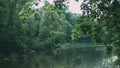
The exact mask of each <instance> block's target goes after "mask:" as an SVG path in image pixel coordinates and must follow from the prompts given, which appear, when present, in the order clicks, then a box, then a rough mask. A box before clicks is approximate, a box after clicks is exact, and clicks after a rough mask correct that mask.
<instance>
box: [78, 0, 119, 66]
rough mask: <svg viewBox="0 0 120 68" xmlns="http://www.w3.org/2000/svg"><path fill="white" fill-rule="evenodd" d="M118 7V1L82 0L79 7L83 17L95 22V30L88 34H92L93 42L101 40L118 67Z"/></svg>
mask: <svg viewBox="0 0 120 68" xmlns="http://www.w3.org/2000/svg"><path fill="white" fill-rule="evenodd" d="M119 7H120V1H119V0H84V1H83V3H82V5H81V9H82V10H83V16H87V17H88V18H92V19H93V20H94V21H93V22H95V26H94V27H96V28H95V29H92V30H91V32H90V33H89V34H93V33H94V34H95V35H93V38H94V40H95V41H96V42H97V40H101V42H103V43H104V44H105V45H106V47H107V53H108V54H109V55H111V56H113V55H115V56H117V57H118V60H116V64H118V65H120V63H119V62H120V53H119V51H120V30H119V29H120V19H119V18H120V14H119V12H120V9H119ZM89 23H92V22H89ZM86 25H87V24H86ZM94 27H91V28H94ZM81 31H82V30H81ZM78 36H79V35H78Z"/></svg>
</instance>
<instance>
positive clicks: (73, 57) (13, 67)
mask: <svg viewBox="0 0 120 68" xmlns="http://www.w3.org/2000/svg"><path fill="white" fill-rule="evenodd" d="M103 55H104V50H103V48H101V49H97V48H94V47H88V48H74V49H59V50H57V51H54V52H53V53H31V54H28V55H25V57H24V58H22V59H14V60H1V61H0V68H102V67H101V64H102V61H103Z"/></svg>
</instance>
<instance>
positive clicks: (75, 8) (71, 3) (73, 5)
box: [35, 0, 83, 14]
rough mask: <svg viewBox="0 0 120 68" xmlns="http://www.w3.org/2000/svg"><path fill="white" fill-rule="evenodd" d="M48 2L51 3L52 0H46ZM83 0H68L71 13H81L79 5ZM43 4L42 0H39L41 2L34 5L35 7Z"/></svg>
mask: <svg viewBox="0 0 120 68" xmlns="http://www.w3.org/2000/svg"><path fill="white" fill-rule="evenodd" d="M47 1H48V2H49V3H50V4H53V1H54V0H47ZM82 1H83V0H79V1H78V2H76V1H75V0H69V4H68V6H69V11H70V12H72V13H76V14H82V11H81V10H80V5H81V4H82ZM42 6H44V2H43V0H41V2H39V4H38V6H35V8H40V7H42Z"/></svg>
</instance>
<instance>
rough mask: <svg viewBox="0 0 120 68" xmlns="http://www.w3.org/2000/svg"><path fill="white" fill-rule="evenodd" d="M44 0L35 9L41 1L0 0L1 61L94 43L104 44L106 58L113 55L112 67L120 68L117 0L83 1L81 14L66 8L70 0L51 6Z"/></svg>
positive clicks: (59, 1) (119, 22) (89, 45)
mask: <svg viewBox="0 0 120 68" xmlns="http://www.w3.org/2000/svg"><path fill="white" fill-rule="evenodd" d="M43 1H44V6H43V7H40V8H35V7H34V6H38V5H39V2H41V0H6V1H5V0H0V60H3V59H4V60H6V59H7V60H8V59H12V58H15V59H18V58H20V57H22V58H23V57H24V55H26V54H28V53H41V54H43V53H45V54H53V53H56V52H57V50H60V52H59V53H60V54H61V52H63V51H62V49H66V50H67V49H68V51H69V52H71V53H72V51H74V50H72V49H71V50H69V49H70V48H87V47H92V46H91V44H94V45H98V46H99V48H101V45H103V46H104V47H105V57H107V58H110V57H113V56H116V57H117V60H115V61H114V62H113V66H114V65H117V66H118V67H116V68H119V65H120V52H119V51H120V30H119V29H120V19H119V17H120V14H119V12H120V9H119V7H120V1H119V0H83V1H82V4H81V5H80V10H81V11H82V12H83V13H82V14H75V13H72V12H70V11H69V9H68V7H69V6H68V4H69V0H54V2H53V3H54V5H53V4H50V3H49V2H48V1H47V0H43ZM75 1H76V2H79V0H75ZM78 9H79V8H78ZM84 43H86V44H87V45H85V44H84ZM95 47H96V46H95ZM76 50H77V49H76ZM81 50H82V49H81ZM88 50H89V49H88ZM83 51H84V49H83ZM65 52H66V51H65ZM78 52H79V53H81V52H80V51H78ZM91 52H92V51H91ZM96 52H97V51H96ZM59 53H58V54H59ZM76 53H77V52H76ZM77 54H78V53H77ZM83 55H84V54H83ZM74 57H75V56H74ZM97 57H98V56H97ZM78 63H79V62H78ZM0 67H1V66H0ZM28 68H29V67H28ZM43 68H45V67H43ZM47 68H49V67H47ZM60 68H62V67H60ZM67 68H72V67H67ZM73 68H76V67H73ZM80 68H81V67H80ZM85 68H89V67H85ZM91 68H93V67H91ZM100 68H102V67H100ZM106 68H107V67H106ZM108 68H109V67H108ZM113 68H115V67H113Z"/></svg>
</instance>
